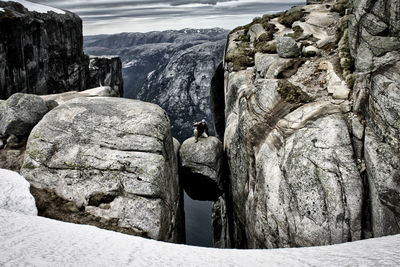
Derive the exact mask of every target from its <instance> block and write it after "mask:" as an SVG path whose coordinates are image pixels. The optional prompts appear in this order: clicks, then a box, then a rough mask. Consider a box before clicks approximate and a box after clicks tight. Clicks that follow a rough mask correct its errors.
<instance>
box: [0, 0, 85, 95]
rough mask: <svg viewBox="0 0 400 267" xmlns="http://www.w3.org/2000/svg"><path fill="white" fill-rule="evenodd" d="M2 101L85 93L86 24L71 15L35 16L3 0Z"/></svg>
mask: <svg viewBox="0 0 400 267" xmlns="http://www.w3.org/2000/svg"><path fill="white" fill-rule="evenodd" d="M0 8H3V9H4V11H3V12H0V36H1V37H2V38H1V40H0V98H1V99H7V98H8V97H9V96H11V95H12V94H14V93H17V92H24V93H34V94H49V93H60V92H65V91H69V90H78V91H79V90H83V89H85V81H86V74H87V70H86V68H85V66H88V64H89V58H88V57H87V56H85V55H84V53H83V49H82V43H83V39H82V21H81V19H80V18H79V17H78V16H77V15H75V14H73V13H71V12H68V11H66V12H64V14H60V13H55V12H47V13H40V12H30V11H28V10H27V9H26V8H25V7H24V6H23V5H21V4H19V3H14V2H9V1H7V2H3V1H0Z"/></svg>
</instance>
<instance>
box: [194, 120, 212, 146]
mask: <svg viewBox="0 0 400 267" xmlns="http://www.w3.org/2000/svg"><path fill="white" fill-rule="evenodd" d="M193 126H194V139H195V140H196V141H195V143H197V142H198V141H199V137H204V138H207V137H208V136H209V134H208V126H207V123H206V120H205V119H202V120H201V121H200V122H196V123H195V124H194V125H193Z"/></svg>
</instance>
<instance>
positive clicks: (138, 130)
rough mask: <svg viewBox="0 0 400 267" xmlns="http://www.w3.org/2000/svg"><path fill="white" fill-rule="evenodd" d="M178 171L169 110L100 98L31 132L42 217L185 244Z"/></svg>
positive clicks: (30, 169)
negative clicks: (167, 111)
mask: <svg viewBox="0 0 400 267" xmlns="http://www.w3.org/2000/svg"><path fill="white" fill-rule="evenodd" d="M177 167H178V163H177V158H176V156H175V153H174V145H173V140H172V136H171V130H170V125H169V119H168V117H167V114H166V113H165V111H163V110H162V109H161V108H160V107H158V106H156V105H154V104H149V103H144V102H141V101H137V100H129V99H120V98H102V97H98V98H77V99H73V100H70V101H68V102H66V103H65V104H62V105H60V106H58V107H57V108H55V109H53V110H52V111H50V112H49V113H48V114H47V115H46V116H45V117H44V118H43V119H42V120H41V121H40V122H39V124H38V125H36V127H35V128H34V129H33V130H32V132H31V135H30V137H29V140H28V145H27V149H26V153H25V161H24V165H23V168H22V170H21V173H22V174H23V175H24V177H26V179H27V180H28V181H29V182H30V183H31V185H32V192H33V194H34V196H35V198H36V201H37V206H38V209H39V214H40V215H44V216H46V217H51V218H56V219H59V220H65V221H71V222H76V223H85V224H93V225H96V226H99V227H102V228H106V229H112V230H116V231H120V232H124V233H130V234H137V235H142V236H147V237H150V238H153V239H157V240H165V241H171V242H179V241H181V240H182V239H181V237H182V236H181V234H182V233H183V230H182V228H180V227H181V225H180V224H181V223H182V220H183V219H182V217H181V216H182V214H181V213H182V202H181V196H180V189H179V179H178V168H177Z"/></svg>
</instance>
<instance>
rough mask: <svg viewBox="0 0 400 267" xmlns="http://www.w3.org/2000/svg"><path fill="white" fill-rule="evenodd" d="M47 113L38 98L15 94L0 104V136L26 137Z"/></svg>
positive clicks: (45, 106)
mask: <svg viewBox="0 0 400 267" xmlns="http://www.w3.org/2000/svg"><path fill="white" fill-rule="evenodd" d="M47 112H48V107H47V105H46V103H45V102H44V100H43V99H41V98H40V97H39V96H36V95H29V94H22V93H16V94H14V95H12V96H11V97H10V98H9V99H7V101H5V102H3V103H1V104H0V135H3V136H9V135H15V136H28V135H29V133H30V132H31V130H32V128H33V127H34V126H35V125H36V124H37V123H38V122H39V121H40V120H41V119H42V118H43V116H44V115H45V114H46V113H47Z"/></svg>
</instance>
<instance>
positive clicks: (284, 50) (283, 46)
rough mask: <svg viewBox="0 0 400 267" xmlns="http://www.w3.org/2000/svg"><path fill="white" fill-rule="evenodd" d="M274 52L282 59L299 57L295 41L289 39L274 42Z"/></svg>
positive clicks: (282, 38)
mask: <svg viewBox="0 0 400 267" xmlns="http://www.w3.org/2000/svg"><path fill="white" fill-rule="evenodd" d="M276 51H277V52H278V55H279V56H280V57H283V58H291V57H298V56H299V55H300V52H299V47H298V46H297V43H296V41H295V40H293V39H292V38H290V37H279V38H278V39H277V40H276Z"/></svg>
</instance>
